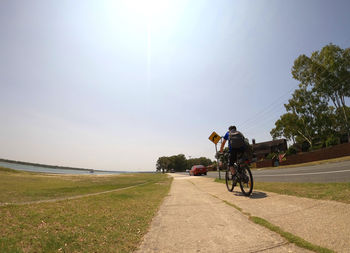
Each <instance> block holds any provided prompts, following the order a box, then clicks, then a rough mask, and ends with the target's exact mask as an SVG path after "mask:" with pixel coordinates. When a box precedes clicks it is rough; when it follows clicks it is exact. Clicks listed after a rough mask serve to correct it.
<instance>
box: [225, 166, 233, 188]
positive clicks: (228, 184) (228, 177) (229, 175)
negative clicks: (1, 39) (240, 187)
mask: <svg viewBox="0 0 350 253" xmlns="http://www.w3.org/2000/svg"><path fill="white" fill-rule="evenodd" d="M225 181H226V187H227V190H228V191H230V192H232V191H233V188H234V187H235V186H234V184H233V176H232V173H231V171H230V169H227V170H226V174H225Z"/></svg>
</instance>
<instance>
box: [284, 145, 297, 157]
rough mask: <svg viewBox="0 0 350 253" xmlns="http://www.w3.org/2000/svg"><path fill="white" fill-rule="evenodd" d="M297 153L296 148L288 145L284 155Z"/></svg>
mask: <svg viewBox="0 0 350 253" xmlns="http://www.w3.org/2000/svg"><path fill="white" fill-rule="evenodd" d="M296 153H297V150H296V149H295V148H294V147H293V146H290V147H289V148H288V150H287V152H286V155H287V156H288V155H295V154H296Z"/></svg>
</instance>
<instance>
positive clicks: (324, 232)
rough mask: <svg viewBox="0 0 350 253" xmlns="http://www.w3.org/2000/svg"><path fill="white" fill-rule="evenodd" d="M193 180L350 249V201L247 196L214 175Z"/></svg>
mask: <svg viewBox="0 0 350 253" xmlns="http://www.w3.org/2000/svg"><path fill="white" fill-rule="evenodd" d="M191 181H192V180H191ZM192 182H193V183H194V184H195V186H196V187H197V188H198V189H199V190H201V191H202V192H203V193H209V194H212V195H214V196H216V197H217V198H219V199H221V200H225V201H228V202H230V203H233V204H235V205H237V206H239V207H240V208H242V209H243V211H244V212H248V213H250V214H251V215H253V216H258V217H261V218H264V219H266V220H268V221H269V222H271V223H272V224H274V225H277V226H279V227H281V228H282V229H283V230H285V231H288V232H290V233H292V234H294V235H297V236H299V237H301V238H303V239H305V240H307V241H309V242H311V243H313V244H316V245H320V246H323V247H326V248H329V249H332V250H334V251H336V252H344V253H345V252H347V253H348V252H350V205H349V204H344V203H340V202H336V201H324V200H314V199H309V198H298V197H294V196H286V195H279V194H276V193H270V192H259V191H254V193H253V195H252V197H250V198H247V197H244V196H242V195H241V192H240V189H239V187H237V189H236V188H235V189H234V192H233V193H230V192H228V191H227V190H226V186H225V185H224V184H219V183H215V182H213V179H210V178H203V177H202V178H198V179H197V180H193V181H192Z"/></svg>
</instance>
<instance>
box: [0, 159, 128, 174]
mask: <svg viewBox="0 0 350 253" xmlns="http://www.w3.org/2000/svg"><path fill="white" fill-rule="evenodd" d="M0 167H5V168H9V169H13V170H24V171H31V172H42V173H54V174H86V175H94V174H97V175H104V174H120V173H123V172H121V171H99V170H93V173H91V170H89V169H86V170H75V169H60V168H57V169H56V168H49V167H44V166H35V165H29V164H20V163H8V162H3V161H0Z"/></svg>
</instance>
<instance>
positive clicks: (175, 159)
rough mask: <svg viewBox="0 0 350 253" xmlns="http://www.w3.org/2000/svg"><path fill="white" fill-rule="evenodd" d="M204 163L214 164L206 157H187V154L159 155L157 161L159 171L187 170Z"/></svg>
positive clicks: (207, 164)
mask: <svg viewBox="0 0 350 253" xmlns="http://www.w3.org/2000/svg"><path fill="white" fill-rule="evenodd" d="M198 164H201V165H204V166H209V165H211V164H213V162H212V161H211V160H210V159H209V158H206V157H199V158H190V159H186V157H185V155H183V154H179V155H173V156H162V157H159V158H158V160H157V163H156V170H157V172H163V173H165V172H169V171H170V170H172V169H173V170H174V171H176V172H181V171H186V170H187V169H191V167H192V166H193V165H198Z"/></svg>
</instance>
